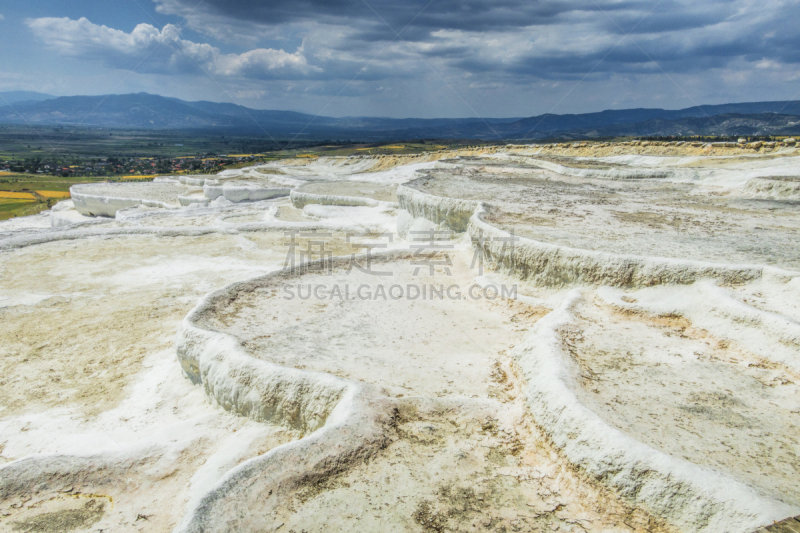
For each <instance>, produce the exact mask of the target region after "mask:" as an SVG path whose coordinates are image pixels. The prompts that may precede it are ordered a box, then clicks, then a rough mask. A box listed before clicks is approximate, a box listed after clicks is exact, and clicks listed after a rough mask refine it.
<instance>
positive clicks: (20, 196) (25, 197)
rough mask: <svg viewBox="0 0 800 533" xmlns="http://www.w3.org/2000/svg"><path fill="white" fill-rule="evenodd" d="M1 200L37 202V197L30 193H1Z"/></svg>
mask: <svg viewBox="0 0 800 533" xmlns="http://www.w3.org/2000/svg"><path fill="white" fill-rule="evenodd" d="M0 198H13V199H15V200H36V197H35V196H34V195H32V194H31V193H29V192H8V191H0Z"/></svg>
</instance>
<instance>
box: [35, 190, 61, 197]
mask: <svg viewBox="0 0 800 533" xmlns="http://www.w3.org/2000/svg"><path fill="white" fill-rule="evenodd" d="M36 194H38V195H39V196H44V197H45V198H69V192H67V191H36Z"/></svg>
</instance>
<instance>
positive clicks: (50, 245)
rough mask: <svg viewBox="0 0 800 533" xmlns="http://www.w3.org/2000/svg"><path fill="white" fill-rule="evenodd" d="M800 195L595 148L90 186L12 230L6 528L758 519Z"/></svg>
mask: <svg viewBox="0 0 800 533" xmlns="http://www.w3.org/2000/svg"><path fill="white" fill-rule="evenodd" d="M799 180H800V152H798V150H797V149H795V148H794V147H777V148H769V149H767V148H764V149H758V150H753V149H746V148H741V147H727V146H711V145H709V146H694V145H689V144H687V145H676V144H666V143H664V144H658V143H651V144H641V143H638V144H637V143H634V144H612V143H601V144H585V143H579V144H568V145H544V146H541V145H535V146H512V145H508V146H506V147H486V148H473V149H464V150H459V151H438V152H432V153H426V154H422V155H415V156H361V157H346V158H345V157H342V158H318V159H311V160H308V159H305V160H300V159H291V160H283V161H279V162H274V163H270V164H268V165H262V166H257V167H253V168H247V169H240V170H235V171H226V172H223V173H221V174H219V175H215V176H163V177H160V178H156V179H155V180H154V182H153V183H129V184H111V183H109V184H92V185H76V186H74V187H73V190H72V198H71V200H68V201H64V202H61V203H59V204H58V205H57V206H55V207H54V208H53V209H52V210H51V211H49V212H46V213H44V214H41V215H36V216H33V217H26V218H18V219H13V220H10V221H6V222H0V314H2V324H3V328H2V331H1V332H0V335H2V339H1V342H0V530H2V531H22V532H34V531H35V532H40V531H41V532H62V531H65V532H90V531H91V532H98V531H104V532H109V531H120V532H127V531H147V532H151V531H152V532H176V533H189V532H192V533H200V532H217V531H229V532H250V531H253V532H256V531H259V532H260V531H282V532H283V531H286V532H295V533H300V532H302V531H305V532H311V531H325V532H329V531H375V532H378V531H380V532H384V531H398V532H400V531H419V532H445V531H464V532H471V531H498V532H511V531H563V532H587V531H591V532H606V531H612V532H648V531H649V532H680V531H684V532H694V531H700V532H707V533H723V532H725V533H748V532H755V531H759V530H763V531H769V530H770V526H772V525H773V524H774V523H775V522H780V521H782V520H785V519H789V518H791V517H794V516H797V515H800V481H799V480H800V461H798V454H800V246H798V243H800V189H798V187H797V184H798V182H799ZM774 527H776V528H777V527H780V526H774ZM762 528H763V529H762ZM775 531H778V529H775Z"/></svg>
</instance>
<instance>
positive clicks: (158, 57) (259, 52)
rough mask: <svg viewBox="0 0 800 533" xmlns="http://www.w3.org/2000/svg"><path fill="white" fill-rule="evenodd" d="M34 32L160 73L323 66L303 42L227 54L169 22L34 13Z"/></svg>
mask: <svg viewBox="0 0 800 533" xmlns="http://www.w3.org/2000/svg"><path fill="white" fill-rule="evenodd" d="M26 24H27V25H28V27H29V28H30V29H31V31H32V32H33V33H34V35H35V36H36V37H37V38H38V39H39V40H40V41H42V42H43V43H44V44H45V45H46V46H48V47H49V48H51V49H52V50H53V51H55V52H56V53H58V54H61V55H65V56H72V57H79V58H83V59H92V60H98V61H102V62H103V63H104V64H106V65H108V66H110V67H113V68H121V69H134V68H136V69H137V70H139V71H147V72H157V73H176V74H177V73H192V72H193V73H197V67H200V68H202V69H203V70H204V71H206V72H207V73H208V74H211V75H214V76H229V77H244V78H256V79H262V78H293V77H298V76H303V75H306V74H308V73H310V72H312V71H319V70H320V69H318V68H317V67H312V66H310V65H309V64H308V63H307V62H306V58H305V56H304V55H303V47H302V46H301V47H300V48H298V50H297V51H295V52H294V53H289V52H286V51H284V50H275V49H272V48H258V49H255V50H250V51H248V52H245V53H243V54H223V53H221V52H220V50H219V48H216V47H214V46H211V45H210V44H207V43H195V42H192V41H188V40H185V39H181V38H180V29H179V28H177V27H176V26H173V25H172V24H167V25H166V26H164V28H163V29H161V30H159V29H158V28H156V27H155V26H152V25H150V24H139V25H138V26H136V28H134V30H133V31H132V32H131V33H125V32H124V31H121V30H116V29H113V28H109V27H107V26H101V25H97V24H93V23H92V22H90V21H89V20H87V19H86V18H81V19H79V20H72V19H69V18H38V19H28V20H27V21H26Z"/></svg>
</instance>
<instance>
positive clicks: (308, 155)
mask: <svg viewBox="0 0 800 533" xmlns="http://www.w3.org/2000/svg"><path fill="white" fill-rule="evenodd" d="M297 157H305V158H315V157H319V156H318V155H317V154H297Z"/></svg>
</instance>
